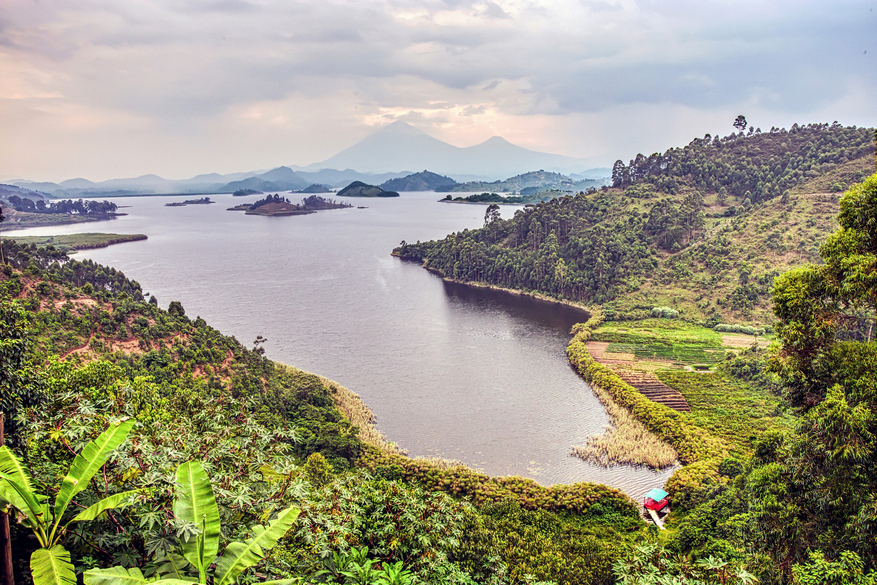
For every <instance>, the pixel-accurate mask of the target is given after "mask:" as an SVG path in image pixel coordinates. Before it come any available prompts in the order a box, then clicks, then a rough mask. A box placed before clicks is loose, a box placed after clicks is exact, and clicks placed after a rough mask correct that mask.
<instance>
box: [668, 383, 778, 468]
mask: <svg viewBox="0 0 877 585" xmlns="http://www.w3.org/2000/svg"><path fill="white" fill-rule="evenodd" d="M656 374H657V376H658V379H660V380H661V381H662V382H664V383H665V384H667V385H668V386H670V387H672V388H674V389H676V390H678V391H679V393H680V394H682V395H683V396H685V399H686V400H687V401H688V404H689V406H691V412H690V413H686V414H685V416H686V417H688V418H689V419H690V420H691V422H692V423H694V424H696V425H697V426H699V427H701V428H703V429H706V430H708V431H709V432H710V433H711V434H713V435H715V436H718V437H721V438H723V439H724V440H725V441H727V442H728V443H729V444H730V445H732V446H733V447H732V451H731V454H732V455H734V456H737V457H743V456H746V455H749V454H751V452H752V445H753V442H754V441H755V439H757V438H758V437H759V436H760V435H762V434H763V433H764V432H765V431H767V430H769V429H772V428H777V427H791V426H792V425H793V424H794V422H793V419H792V417H791V416H789V415H786V414H783V413H780V412H779V411H778V407H779V405H780V399H779V397H777V396H774V395H772V394H770V393H768V392H765V391H760V390H757V389H755V388H752V387H751V386H749V385H748V384H746V383H744V382H741V381H738V380H735V379H733V378H731V377H730V376H728V375H727V374H725V373H723V372H712V373H696V372H683V371H680V370H663V371H660V370H659V371H658V372H656Z"/></svg>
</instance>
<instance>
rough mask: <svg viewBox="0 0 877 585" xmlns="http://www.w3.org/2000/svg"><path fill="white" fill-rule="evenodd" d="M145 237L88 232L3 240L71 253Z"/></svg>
mask: <svg viewBox="0 0 877 585" xmlns="http://www.w3.org/2000/svg"><path fill="white" fill-rule="evenodd" d="M146 239H148V238H147V237H146V234H101V233H93V232H89V233H82V234H67V235H63V236H13V237H5V238H3V241H4V242H5V241H7V240H14V241H15V242H18V243H19V244H26V245H35V246H36V247H38V248H44V247H47V246H54V247H55V249H57V250H63V251H64V252H67V253H68V254H72V253H74V252H76V250H91V249H93V248H106V247H107V246H112V245H113V244H124V243H125V242H137V241H140V240H146Z"/></svg>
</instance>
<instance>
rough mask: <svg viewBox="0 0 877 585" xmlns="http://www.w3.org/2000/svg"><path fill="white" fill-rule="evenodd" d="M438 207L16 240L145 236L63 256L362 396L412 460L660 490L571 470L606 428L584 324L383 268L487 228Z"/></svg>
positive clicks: (134, 210) (153, 216)
mask: <svg viewBox="0 0 877 585" xmlns="http://www.w3.org/2000/svg"><path fill="white" fill-rule="evenodd" d="M289 197H290V199H291V200H293V201H295V200H296V199H297V198H299V197H301V196H300V195H297V194H291V195H289ZM440 197H441V196H440V195H438V194H436V193H432V192H428V193H403V194H402V197H400V198H394V199H349V200H348V201H349V202H350V203H353V204H354V205H363V206H367V208H366V209H357V208H352V209H344V210H331V211H321V212H318V213H316V214H313V215H306V216H297V217H274V218H272V217H260V216H245V215H244V214H243V213H242V212H231V211H226V208H228V207H231V206H232V205H235V204H238V203H243V202H252V201H254V200H255V199H256V198H257V196H251V197H232V196H230V195H211V198H212V199H213V200H215V201H218V203H216V204H213V205H191V206H187V207H165V205H164V204H165V203H168V202H171V201H181V200H183V199H186V198H187V197H138V198H126V199H116V200H115V201H116V202H117V203H118V204H119V205H125V206H128V205H130V207H128V208H123V209H120V211H123V212H126V213H128V214H129V215H127V216H125V217H122V218H119V219H117V220H115V221H109V222H98V223H94V224H80V225H72V226H60V227H53V228H36V229H30V230H21V231H17V232H15V235H26V234H31V235H37V234H64V233H79V232H87V231H95V232H97V231H100V232H113V233H144V234H147V235H148V236H149V239H148V240H147V241H142V242H134V243H127V244H122V245H116V246H111V247H109V248H104V249H98V250H88V251H84V252H80V253H78V254H76V256H75V257H77V258H80V259H81V258H83V257H88V258H91V259H93V260H94V261H96V262H99V263H101V264H106V265H109V266H113V267H115V268H117V269H120V270H122V271H123V272H125V274H126V275H127V276H128V277H130V278H133V279H135V280H137V281H138V282H139V283H140V284H141V285H142V287H143V290H144V292H149V293H152V294H154V295H155V296H157V297H158V300H159V304H160V305H161V306H163V307H166V306H167V304H168V303H169V302H170V301H172V300H177V301H180V302H182V304H183V306H184V307H185V309H186V314H187V315H188V316H189V317H190V318H193V319H194V318H195V317H196V316H199V315H200V316H201V317H203V318H204V319H206V320H207V322H208V323H210V324H211V325H212V326H213V327H215V328H217V329H219V330H220V331H222V332H223V333H225V334H228V335H234V336H235V337H237V338H238V339H239V340H240V341H241V342H243V343H244V344H245V345H247V346H250V345H251V343H252V340H254V339H255V338H256V336H257V335H263V336H264V337H266V338H267V339H268V342H267V343H266V344H265V349H266V355H267V357H269V358H271V359H274V360H277V361H280V362H284V363H287V364H290V365H294V366H296V367H299V368H302V369H304V370H307V371H310V372H314V373H317V374H321V375H323V376H326V377H328V378H331V379H333V380H335V381H337V382H339V383H340V384H342V385H344V386H347V387H348V388H350V389H351V390H353V391H354V392H357V393H358V394H360V396H362V398H363V400H364V401H365V402H366V403H367V404H368V405H369V406H370V407H371V409H372V410H373V411H374V413H375V414H376V416H377V418H378V426H379V428H380V429H381V430H382V431H383V432H384V433H385V434H386V435H387V436H388V438H389V439H390V440H392V441H394V442H396V443H398V444H399V445H400V446H402V447H403V448H405V449H407V450H408V451H409V454H410V455H413V456H416V455H435V456H442V457H447V458H452V459H459V460H461V461H462V462H464V463H466V464H467V465H470V466H472V467H474V468H477V469H480V470H482V471H484V472H486V473H489V474H492V475H523V476H526V477H531V478H533V479H535V480H537V481H539V482H540V483H543V484H552V483H571V482H576V481H592V482H599V483H605V484H608V485H612V486H614V487H618V488H620V489H623V490H625V491H627V492H628V493H630V494H631V495H632V496H634V497H638V496H639V495H640V494H641V493H642V492H643V491H645V490H647V489H649V488H651V487H656V486H660V485H663V483H664V482H665V481H666V479H667V477H668V476H669V474H670V470H666V471H664V472H660V473H655V472H652V471H649V470H648V469H643V468H633V467H629V466H616V467H612V468H609V469H603V468H600V467H598V466H595V465H590V464H587V463H585V462H583V461H581V460H579V459H576V458H574V457H571V456H569V455H568V453H569V449H570V447H571V446H572V445H576V444H581V443H583V442H584V440H585V439H586V438H587V437H588V436H590V435H593V434H596V433H599V432H601V430H602V429H603V428H604V426H605V425H606V424H607V422H608V417H607V415H606V412H605V410H604V408H603V407H602V405H601V404H600V403H599V401H598V400H597V399H596V397H595V396H594V394H593V392H592V391H591V389H590V388H589V387H588V386H587V384H586V383H585V382H584V381H582V380H581V378H579V376H578V375H576V374H575V373H574V372H573V370H572V369H571V368H570V366H569V364H568V362H567V359H566V354H565V352H564V350H565V347H566V344H567V342H568V341H569V333H568V332H569V329H570V327H571V326H572V325H573V324H574V323H576V322H578V321H581V320H583V319H584V314H583V313H582V312H580V311H578V310H575V309H572V308H569V307H565V306H562V305H557V304H554V303H546V302H541V301H536V300H534V299H530V298H527V297H521V296H517V295H511V294H507V293H501V292H498V291H490V290H485V289H476V288H472V287H468V286H463V285H455V284H451V283H446V282H444V281H443V280H442V279H440V278H439V277H437V276H435V275H433V274H430V273H429V272H427V271H426V270H424V269H423V268H421V267H420V266H419V265H417V264H413V263H410V262H404V261H402V260H399V259H397V258H394V257H392V256H390V252H391V250H392V248H393V247H394V246H397V245H398V244H399V242H400V241H401V240H403V239H404V240H407V241H409V242H414V241H417V240H429V239H435V238H441V237H444V236H445V235H447V234H448V233H450V232H453V231H460V230H463V229H465V228H469V229H472V228H476V227H480V226H481V225H482V224H483V217H484V211H485V207H484V206H480V205H455V204H445V203H438V202H437V200H438V199H439V198H440ZM188 198H192V197H188ZM515 209H516V208H515V207H506V208H504V209H503V215H504V216H505V217H509V216H510V214H512V213H513V212H514V210H515Z"/></svg>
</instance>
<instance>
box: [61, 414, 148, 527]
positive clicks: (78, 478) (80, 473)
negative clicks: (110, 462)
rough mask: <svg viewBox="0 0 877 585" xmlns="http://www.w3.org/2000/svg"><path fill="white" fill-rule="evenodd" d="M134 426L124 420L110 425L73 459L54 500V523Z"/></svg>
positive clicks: (131, 422) (131, 421)
mask: <svg viewBox="0 0 877 585" xmlns="http://www.w3.org/2000/svg"><path fill="white" fill-rule="evenodd" d="M133 426H134V420H133V419H130V420H126V421H122V422H119V423H116V424H114V425H111V426H110V428H108V429H107V430H106V431H104V432H103V433H101V436H99V437H98V438H97V439H95V440H94V441H92V442H91V443H89V444H88V445H86V446H85V448H84V449H83V450H82V452H81V453H80V454H79V455H77V456H76V457H75V458H74V459H73V464H72V465H71V466H70V470H69V471H68V472H67V476H66V477H65V478H64V479H63V480H62V481H61V488H60V489H59V490H58V496H57V497H56V498H55V523H56V525H57V523H58V522H60V521H61V516H63V515H64V510H66V509H67V506H68V505H70V501H71V500H72V499H73V498H74V497H75V496H76V494H78V493H79V492H81V491H82V490H84V489H85V488H87V487H88V482H90V481H91V478H92V477H93V476H94V474H95V473H97V472H98V470H99V469H100V468H101V467H103V464H104V463H106V462H107V459H108V458H109V456H110V453H111V452H112V451H113V449H115V448H116V447H118V446H119V445H121V444H122V443H124V442H125V439H126V438H128V433H130V432H131V428H132V427H133Z"/></svg>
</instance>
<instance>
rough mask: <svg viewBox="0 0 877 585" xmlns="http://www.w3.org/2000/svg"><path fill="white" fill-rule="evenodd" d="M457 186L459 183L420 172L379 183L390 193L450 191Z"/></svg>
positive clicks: (441, 176)
mask: <svg viewBox="0 0 877 585" xmlns="http://www.w3.org/2000/svg"><path fill="white" fill-rule="evenodd" d="M457 185H459V183H457V181H455V180H454V179H452V178H450V177H446V176H444V175H439V174H436V173H431V172H429V171H422V172H419V173H414V174H413V175H408V176H407V177H400V178H398V179H390V180H389V181H385V182H384V183H381V188H383V189H388V190H392V191H439V190H441V191H451V190H453V188H454V187H456V186H457Z"/></svg>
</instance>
